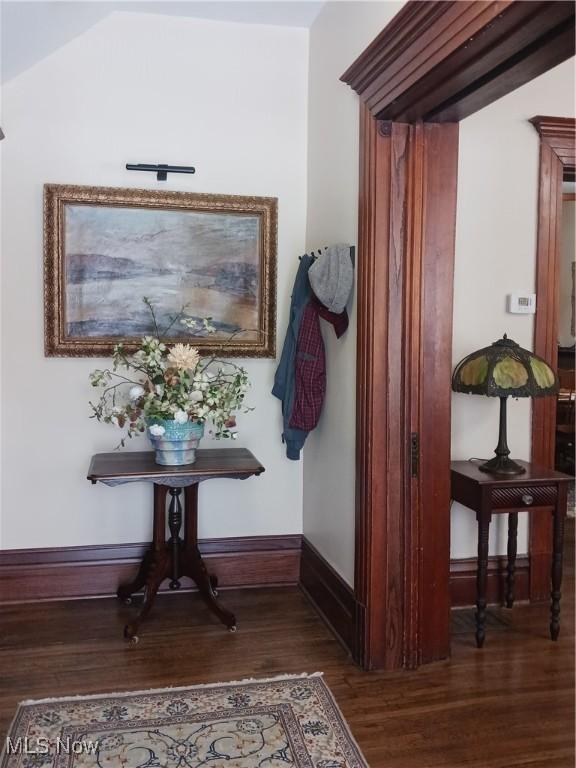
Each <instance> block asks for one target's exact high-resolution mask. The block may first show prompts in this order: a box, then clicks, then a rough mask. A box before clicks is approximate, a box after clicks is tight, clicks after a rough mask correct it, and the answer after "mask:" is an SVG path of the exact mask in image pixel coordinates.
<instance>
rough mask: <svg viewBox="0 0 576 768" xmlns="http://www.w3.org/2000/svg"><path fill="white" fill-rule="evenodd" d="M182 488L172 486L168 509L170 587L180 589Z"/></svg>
mask: <svg viewBox="0 0 576 768" xmlns="http://www.w3.org/2000/svg"><path fill="white" fill-rule="evenodd" d="M181 492H182V489H181V488H170V496H172V498H171V499H170V508H169V510H168V527H169V528H170V541H169V542H168V546H169V547H170V549H171V550H172V578H171V580H170V589H180V545H181V543H182V542H181V540H180V528H181V527H182V505H181V504H180V494H181Z"/></svg>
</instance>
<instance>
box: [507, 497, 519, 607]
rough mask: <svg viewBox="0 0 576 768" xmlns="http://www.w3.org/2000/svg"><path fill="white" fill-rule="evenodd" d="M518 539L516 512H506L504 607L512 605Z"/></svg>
mask: <svg viewBox="0 0 576 768" xmlns="http://www.w3.org/2000/svg"><path fill="white" fill-rule="evenodd" d="M517 539H518V512H510V513H509V514H508V564H507V567H506V608H512V606H513V605H514V571H515V569H516V552H517Z"/></svg>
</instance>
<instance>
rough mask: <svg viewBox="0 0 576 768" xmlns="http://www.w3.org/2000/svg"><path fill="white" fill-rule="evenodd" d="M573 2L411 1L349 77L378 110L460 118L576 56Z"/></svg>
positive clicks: (381, 114) (399, 115)
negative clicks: (575, 50) (575, 51)
mask: <svg viewBox="0 0 576 768" xmlns="http://www.w3.org/2000/svg"><path fill="white" fill-rule="evenodd" d="M574 28H575V12H574V4H573V3H572V2H565V1H564V0H559V1H558V2H553V3H551V2H539V1H536V0H534V1H526V0H498V1H494V2H488V1H483V0H473V1H471V2H448V1H446V2H442V1H440V2H437V1H436V0H431V1H429V2H419V1H418V0H409V1H408V2H407V3H406V5H405V6H404V7H403V8H402V9H401V10H400V12H399V13H398V14H397V15H396V16H395V17H394V18H393V19H392V21H391V22H390V23H389V24H388V26H387V27H385V28H384V30H383V31H382V32H381V33H380V35H378V37H377V38H376V39H375V40H374V41H373V42H372V43H371V44H370V45H369V46H368V48H367V49H366V50H365V51H364V52H363V53H362V54H361V55H360V56H359V57H358V58H357V59H356V61H355V62H354V63H353V64H352V65H351V66H350V67H349V68H348V69H347V70H346V72H345V73H344V74H343V75H342V77H341V80H342V81H343V82H345V83H347V84H348V85H350V86H351V88H353V90H355V91H356V92H357V93H358V94H359V96H360V97H361V98H362V100H363V101H364V102H365V103H366V104H367V106H368V108H369V110H370V112H371V114H372V115H373V116H374V117H376V118H378V119H382V120H395V121H398V122H414V121H415V120H424V121H428V122H455V121H459V120H461V119H462V118H464V117H466V116H468V115H470V114H472V113H473V112H476V111H477V110H478V109H481V108H482V107H484V106H486V105H487V104H490V103H491V102H493V101H495V100H496V99H498V98H501V97H502V96H504V95H505V94H506V93H509V92H510V91H512V90H514V89H515V88H518V87H519V86H520V85H523V84H524V83H526V82H528V81H529V80H531V79H533V78H534V77H537V76H538V75H540V74H542V73H543V72H546V71H547V70H548V69H550V68H551V67H553V66H556V65H557V64H560V63H561V62H562V61H564V60H566V59H567V58H569V57H570V56H572V55H574V49H575V44H574Z"/></svg>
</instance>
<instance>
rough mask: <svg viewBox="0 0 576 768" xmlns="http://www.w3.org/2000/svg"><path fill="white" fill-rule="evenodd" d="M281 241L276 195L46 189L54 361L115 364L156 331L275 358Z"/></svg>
mask: <svg viewBox="0 0 576 768" xmlns="http://www.w3.org/2000/svg"><path fill="white" fill-rule="evenodd" d="M276 238H277V200H276V198H270V197H241V196H230V195H204V194H191V193H184V192H157V191H154V190H140V189H116V188H109V187H84V186H82V187H80V186H65V185H56V184H47V185H46V186H45V187H44V316H45V354H46V356H48V357H55V356H56V357H107V356H109V355H110V354H111V353H112V350H113V347H114V345H115V344H118V343H120V342H122V343H123V344H124V345H125V346H126V347H127V349H128V350H129V351H131V350H132V349H134V346H135V344H136V342H137V341H138V340H139V339H140V338H141V337H142V336H145V335H150V334H153V333H155V332H156V329H158V332H159V335H160V336H161V337H162V339H163V340H164V341H167V342H175V341H189V342H190V343H191V344H193V345H194V346H195V347H197V348H198V350H199V351H200V353H201V354H218V355H219V356H226V357H274V356H275V338H276ZM145 299H146V302H145V301H144V300H145ZM149 305H151V306H152V308H153V313H152V312H151V311H150V306H149ZM205 318H209V319H210V325H211V326H212V332H211V333H208V332H207V331H206V330H205V327H204V325H203V323H202V320H203V319H205ZM191 327H192V330H190V328H191Z"/></svg>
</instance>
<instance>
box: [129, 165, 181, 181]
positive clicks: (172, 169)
mask: <svg viewBox="0 0 576 768" xmlns="http://www.w3.org/2000/svg"><path fill="white" fill-rule="evenodd" d="M126 170H127V171H152V172H153V173H155V174H156V178H157V180H158V181H166V179H167V178H168V174H169V173H196V168H193V167H192V166H191V165H164V164H163V163H160V164H159V165H150V164H149V163H126Z"/></svg>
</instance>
